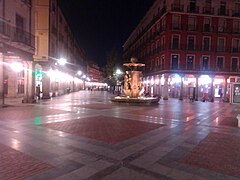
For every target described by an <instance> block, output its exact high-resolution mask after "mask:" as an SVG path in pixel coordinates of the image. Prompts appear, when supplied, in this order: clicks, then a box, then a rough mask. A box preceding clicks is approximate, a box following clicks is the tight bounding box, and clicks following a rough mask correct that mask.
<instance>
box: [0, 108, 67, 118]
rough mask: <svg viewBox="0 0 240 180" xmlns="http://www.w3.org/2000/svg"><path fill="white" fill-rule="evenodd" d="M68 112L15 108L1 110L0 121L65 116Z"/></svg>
mask: <svg viewBox="0 0 240 180" xmlns="http://www.w3.org/2000/svg"><path fill="white" fill-rule="evenodd" d="M64 113H68V111H63V110H57V109H43V108H39V107H28V108H26V107H14V108H11V107H10V108H3V109H0V121H6V120H26V119H29V118H35V117H37V116H48V115H55V114H64Z"/></svg>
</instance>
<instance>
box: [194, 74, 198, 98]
mask: <svg viewBox="0 0 240 180" xmlns="http://www.w3.org/2000/svg"><path fill="white" fill-rule="evenodd" d="M195 77H196V89H195V101H198V78H199V75H196V76H195Z"/></svg>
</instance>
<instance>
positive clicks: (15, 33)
mask: <svg viewBox="0 0 240 180" xmlns="http://www.w3.org/2000/svg"><path fill="white" fill-rule="evenodd" d="M11 29H12V37H11V40H12V41H13V42H18V43H23V44H25V45H28V46H31V47H34V43H35V37H34V35H32V34H30V33H29V32H26V31H23V30H20V29H18V28H16V27H12V28H11Z"/></svg>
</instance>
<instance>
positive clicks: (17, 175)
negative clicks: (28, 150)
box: [0, 144, 53, 180]
mask: <svg viewBox="0 0 240 180" xmlns="http://www.w3.org/2000/svg"><path fill="white" fill-rule="evenodd" d="M52 168H53V167H52V166H51V165H48V164H45V163H43V162H41V161H39V160H37V159H34V158H33V157H30V156H28V155H25V154H23V153H21V152H19V151H16V150H14V149H12V148H9V147H7V146H5V145H2V144H0V179H2V180H4V179H7V180H10V179H24V178H27V177H30V176H33V175H36V174H38V173H41V172H44V171H47V170H50V169H52Z"/></svg>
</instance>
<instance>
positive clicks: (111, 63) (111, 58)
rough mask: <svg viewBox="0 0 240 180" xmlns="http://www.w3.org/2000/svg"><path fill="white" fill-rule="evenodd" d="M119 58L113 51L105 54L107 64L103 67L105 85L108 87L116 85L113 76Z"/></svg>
mask: <svg viewBox="0 0 240 180" xmlns="http://www.w3.org/2000/svg"><path fill="white" fill-rule="evenodd" d="M120 64H121V58H120V56H119V54H118V53H117V51H116V50H115V49H112V50H111V51H110V52H108V53H107V64H106V67H105V79H106V83H107V84H108V85H110V86H115V85H116V76H114V74H115V71H116V69H117V67H120V66H122V65H120Z"/></svg>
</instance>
